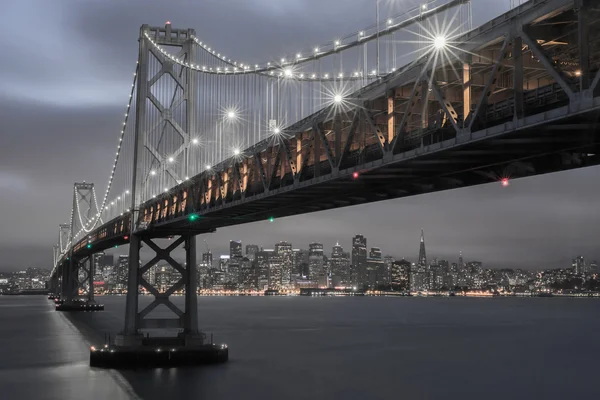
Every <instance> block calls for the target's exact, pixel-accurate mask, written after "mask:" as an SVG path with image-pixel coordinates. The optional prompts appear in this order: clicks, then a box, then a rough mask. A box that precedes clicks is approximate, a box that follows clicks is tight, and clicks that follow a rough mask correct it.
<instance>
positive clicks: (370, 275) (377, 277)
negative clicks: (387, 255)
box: [365, 247, 385, 288]
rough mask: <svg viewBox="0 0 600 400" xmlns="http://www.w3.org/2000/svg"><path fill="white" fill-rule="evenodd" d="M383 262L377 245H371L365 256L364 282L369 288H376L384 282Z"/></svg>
mask: <svg viewBox="0 0 600 400" xmlns="http://www.w3.org/2000/svg"><path fill="white" fill-rule="evenodd" d="M384 273H385V264H384V262H383V258H382V256H381V249H380V248H379V247H371V250H370V251H369V257H367V269H366V274H365V277H366V283H367V284H368V285H369V287H370V288H377V287H378V286H381V285H383V284H384V282H383V281H384V277H383V276H384Z"/></svg>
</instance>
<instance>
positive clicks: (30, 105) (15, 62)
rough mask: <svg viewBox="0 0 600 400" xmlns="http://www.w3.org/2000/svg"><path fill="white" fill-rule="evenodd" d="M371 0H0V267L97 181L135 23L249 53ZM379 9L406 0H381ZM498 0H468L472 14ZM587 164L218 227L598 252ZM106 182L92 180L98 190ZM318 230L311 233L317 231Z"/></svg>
mask: <svg viewBox="0 0 600 400" xmlns="http://www.w3.org/2000/svg"><path fill="white" fill-rule="evenodd" d="M375 1H376V0H326V1H324V0H276V1H275V0H169V1H164V0H161V1H158V0H157V1H155V0H19V1H13V0H5V1H1V2H0V15H2V17H3V18H2V20H3V21H2V24H0V48H1V49H2V51H1V52H0V72H1V73H0V206H1V209H0V254H1V256H0V270H12V269H20V268H25V267H28V266H39V267H47V268H50V267H51V260H52V245H53V244H55V243H56V241H57V237H58V234H57V231H58V228H57V227H58V224H59V223H62V222H68V217H69V213H70V208H71V193H72V185H73V182H75V181H83V180H85V181H87V182H101V183H104V182H106V179H107V176H108V174H109V172H110V168H111V163H112V160H113V154H114V153H113V148H114V137H115V132H116V129H117V128H118V127H119V126H120V124H121V122H122V109H123V105H124V104H125V103H126V101H127V98H128V94H129V89H130V83H131V73H132V70H133V67H134V65H135V61H136V59H137V37H138V32H139V26H140V25H141V24H143V23H148V24H151V25H162V24H164V22H165V21H166V20H170V21H172V23H173V25H174V26H176V27H184V28H188V27H189V28H195V29H196V32H197V34H198V36H199V37H201V38H203V39H204V40H205V41H207V42H210V43H211V44H213V46H214V47H215V48H218V49H227V54H232V55H233V54H235V55H236V58H238V59H244V60H248V61H249V62H251V63H252V62H255V61H256V62H259V61H262V60H264V59H272V58H275V57H277V56H278V55H279V54H282V53H285V52H286V50H288V51H289V49H290V48H292V49H294V48H306V47H309V46H312V45H313V44H315V43H322V42H324V41H327V40H328V38H331V37H335V36H337V35H339V34H341V33H346V32H353V31H356V30H359V29H361V28H363V27H366V26H368V25H371V24H372V23H373V22H374V8H375V7H374V4H375ZM381 2H382V18H383V17H385V16H386V15H389V14H397V13H398V12H399V11H400V10H401V9H403V8H406V7H407V2H408V0H381ZM508 3H509V2H508V0H474V4H473V13H474V22H475V24H476V25H478V24H480V23H482V22H485V21H486V20H488V19H489V18H491V17H493V16H496V15H498V14H500V13H501V12H504V11H506V10H507V8H508ZM599 172H600V171H599V170H598V169H597V168H592V169H581V170H577V171H572V172H568V173H559V174H553V175H547V176H541V177H536V178H529V179H522V180H516V181H513V182H512V184H511V185H510V186H509V187H508V188H502V187H501V186H500V185H499V184H491V185H486V186H479V187H475V188H468V189H460V190H453V191H448V192H443V193H435V194H430V195H424V196H419V197H413V198H408V199H401V200H394V201H386V202H380V203H373V204H369V205H363V206H356V207H351V208H346V209H340V210H335V211H327V212H322V213H314V214H310V215H305V216H301V217H292V218H285V219H280V220H277V221H276V222H275V223H271V224H269V223H256V224H250V225H243V226H239V227H232V228H227V229H222V230H219V231H218V232H217V233H214V234H212V235H209V236H206V237H200V240H202V239H204V238H206V239H207V240H208V242H209V243H210V245H211V247H212V248H213V250H214V251H215V252H217V253H218V252H225V253H226V252H228V241H229V239H239V240H242V241H243V242H244V244H247V243H249V242H253V243H256V244H259V245H263V246H265V247H272V246H273V244H274V243H275V242H276V241H277V240H281V239H285V240H288V241H290V242H292V244H293V245H294V247H307V245H308V243H309V242H311V241H315V240H316V241H321V242H323V243H324V245H325V247H326V248H330V247H331V246H332V245H334V244H335V242H336V241H339V242H340V244H341V245H343V246H345V247H346V248H347V249H348V248H349V247H350V241H351V236H352V235H353V234H355V233H361V234H364V235H366V236H367V238H368V243H367V244H368V245H369V246H378V247H381V248H382V250H383V252H384V254H391V255H393V256H396V257H406V258H408V259H415V258H416V257H417V255H418V246H419V234H420V229H424V230H425V235H426V242H427V247H428V253H429V256H430V257H432V256H438V257H443V258H449V259H451V260H456V258H457V255H458V252H459V251H461V250H462V251H463V253H464V254H465V258H466V259H467V260H474V259H477V260H482V261H483V262H484V263H485V264H486V265H487V266H490V267H525V268H536V267H542V266H543V267H560V266H566V265H568V264H569V260H570V259H571V258H572V257H574V256H575V255H577V254H583V255H584V256H586V257H588V258H596V257H598V256H600V254H598V251H597V241H598V238H597V229H598V226H600V224H599V223H600V213H599V211H598V205H597V199H598V194H599V193H600V189H598V188H597V185H596V182H599V181H600V179H599V178H600V173H599ZM103 191H104V190H103V188H101V190H98V192H103ZM315 232H318V234H316V236H315Z"/></svg>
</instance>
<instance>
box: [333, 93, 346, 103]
mask: <svg viewBox="0 0 600 400" xmlns="http://www.w3.org/2000/svg"><path fill="white" fill-rule="evenodd" d="M342 100H344V99H343V97H342V95H341V94H336V95H335V96H333V102H334V103H336V104H340V103H341V102H342Z"/></svg>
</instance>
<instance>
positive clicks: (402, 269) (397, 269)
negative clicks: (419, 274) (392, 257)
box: [390, 259, 410, 291]
mask: <svg viewBox="0 0 600 400" xmlns="http://www.w3.org/2000/svg"><path fill="white" fill-rule="evenodd" d="M390 275H391V278H390V284H391V286H392V290H395V291H408V290H410V262H409V261H406V260H405V259H402V260H400V261H394V262H393V263H392V268H391V273H390Z"/></svg>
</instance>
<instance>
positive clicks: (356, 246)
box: [350, 235, 367, 285]
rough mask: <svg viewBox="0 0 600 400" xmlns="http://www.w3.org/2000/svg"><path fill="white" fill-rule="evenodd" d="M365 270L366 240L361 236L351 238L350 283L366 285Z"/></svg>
mask: <svg viewBox="0 0 600 400" xmlns="http://www.w3.org/2000/svg"><path fill="white" fill-rule="evenodd" d="M366 269H367V238H366V237H364V236H363V235H356V236H354V237H353V238H352V269H351V271H350V279H351V280H352V283H354V284H359V285H364V284H365V283H366V277H365V272H366Z"/></svg>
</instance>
